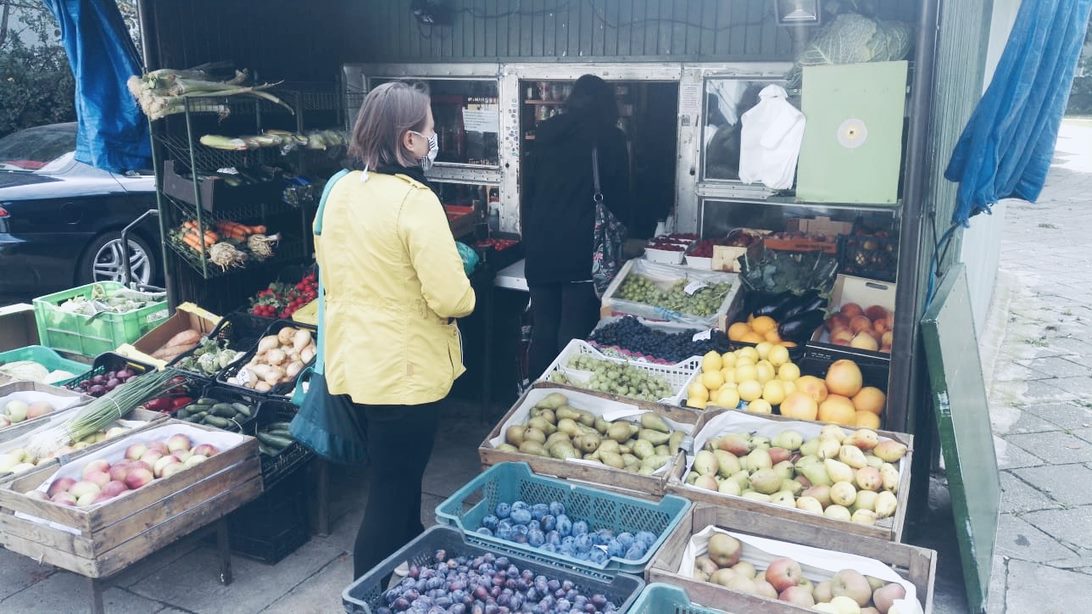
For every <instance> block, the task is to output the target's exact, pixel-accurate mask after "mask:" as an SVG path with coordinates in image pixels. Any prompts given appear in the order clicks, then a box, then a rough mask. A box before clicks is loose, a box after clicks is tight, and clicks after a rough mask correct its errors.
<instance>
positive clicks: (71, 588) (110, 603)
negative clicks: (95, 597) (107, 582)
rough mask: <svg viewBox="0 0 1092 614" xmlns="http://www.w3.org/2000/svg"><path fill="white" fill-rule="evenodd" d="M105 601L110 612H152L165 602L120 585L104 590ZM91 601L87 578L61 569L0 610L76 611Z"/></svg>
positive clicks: (0, 603)
mask: <svg viewBox="0 0 1092 614" xmlns="http://www.w3.org/2000/svg"><path fill="white" fill-rule="evenodd" d="M102 602H103V607H104V609H105V610H106V611H107V612H108V613H109V614H152V613H154V612H159V611H160V610H162V609H163V608H164V607H165V606H166V604H164V603H160V602H158V601H156V600H153V599H148V598H146V597H142V596H140V595H134V594H133V593H131V592H129V591H127V590H125V589H123V588H118V587H110V588H108V589H106V590H105V591H103V593H102ZM89 603H91V585H90V584H89V583H88V581H87V578H85V577H83V576H79V575H76V574H74V573H69V572H67V571H58V572H57V573H55V574H53V575H51V576H49V577H48V578H46V579H45V580H43V581H41V582H38V583H37V584H35V585H33V586H31V587H29V588H26V589H24V590H21V591H19V592H18V593H15V594H14V595H11V596H10V597H8V598H6V599H4V600H3V601H0V611H2V612H12V613H13V614H14V613H20V614H22V613H29V612H42V613H45V612H49V613H54V612H77V611H84V608H86V604H89Z"/></svg>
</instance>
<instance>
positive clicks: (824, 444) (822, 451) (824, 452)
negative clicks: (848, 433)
mask: <svg viewBox="0 0 1092 614" xmlns="http://www.w3.org/2000/svg"><path fill="white" fill-rule="evenodd" d="M841 451H842V444H840V443H838V440H837V439H833V438H830V437H820V438H819V449H818V450H816V452H815V455H816V456H818V457H819V458H822V459H824V460H825V459H828V458H838V452H841Z"/></svg>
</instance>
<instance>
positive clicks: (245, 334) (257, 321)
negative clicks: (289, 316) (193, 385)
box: [168, 313, 269, 380]
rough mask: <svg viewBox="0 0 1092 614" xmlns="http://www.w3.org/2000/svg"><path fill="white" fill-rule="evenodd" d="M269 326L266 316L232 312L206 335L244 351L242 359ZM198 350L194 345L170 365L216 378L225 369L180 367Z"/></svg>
mask: <svg viewBox="0 0 1092 614" xmlns="http://www.w3.org/2000/svg"><path fill="white" fill-rule="evenodd" d="M268 328H269V320H267V319H265V318H260V317H258V316H253V315H250V314H248V313H232V314H229V315H227V316H225V317H223V318H221V319H220V323H219V324H217V325H216V328H213V329H212V330H211V331H210V332H209V334H208V335H206V337H208V338H209V339H216V340H217V341H220V342H222V343H225V344H226V347H227V348H229V349H232V350H236V351H238V352H242V355H241V356H240V357H239V359H238V360H242V359H243V358H244V357H245V355H246V353H247V350H250V349H251V348H252V347H254V346H255V345H257V343H258V340H259V339H261V338H262V334H263V333H265V331H266V329H268ZM203 340H204V338H202V341H203ZM196 351H197V347H194V348H193V349H192V350H190V351H188V352H183V353H181V354H179V355H178V356H176V357H175V359H174V360H172V361H171V362H170V364H168V366H169V367H171V368H172V369H175V370H176V371H181V372H182V373H185V374H187V375H192V376H195V377H202V378H205V379H209V380H215V379H216V376H217V375H219V374H220V371H223V369H220V370H219V371H217V372H216V373H213V374H212V375H209V374H207V373H203V372H200V371H193V370H190V369H183V368H181V367H179V363H180V362H181V361H182V359H184V358H187V357H189V356H193V354H194V352H196ZM229 366H230V365H229ZM225 368H226V367H225Z"/></svg>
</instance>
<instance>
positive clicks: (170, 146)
mask: <svg viewBox="0 0 1092 614" xmlns="http://www.w3.org/2000/svg"><path fill="white" fill-rule="evenodd" d="M156 139H157V140H158V141H159V142H160V143H162V144H163V147H164V148H165V149H166V150H167V152H168V153H169V154H170V158H171V159H172V160H175V161H176V162H177V163H178V164H179V165H180V166H181V167H182V168H185V169H187V170H188V169H189V167H190V144H189V142H187V140H186V138H185V137H184V136H177V135H172V134H161V135H158V136H157V137H156ZM265 151H267V149H266V148H262V149H254V150H249V149H248V150H244V151H229V150H224V149H213V148H212V147H205V146H204V145H202V144H200V143H197V142H195V143H193V162H194V165H196V167H197V171H198V172H204V173H215V172H216V171H217V170H219V169H221V168H232V167H234V168H238V167H244V168H245V167H248V166H258V165H261V164H264V163H265V160H266V157H265V154H264V152H265Z"/></svg>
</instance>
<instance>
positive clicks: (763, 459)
mask: <svg viewBox="0 0 1092 614" xmlns="http://www.w3.org/2000/svg"><path fill="white" fill-rule="evenodd" d="M746 458H747V464H746V469H748V470H750V471H757V470H759V469H770V468H771V467H773V460H772V459H771V458H770V453H769V452H767V451H766V450H764V449H762V448H756V449H754V450H752V451H751V453H750V454H748V455H747V457H746Z"/></svg>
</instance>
